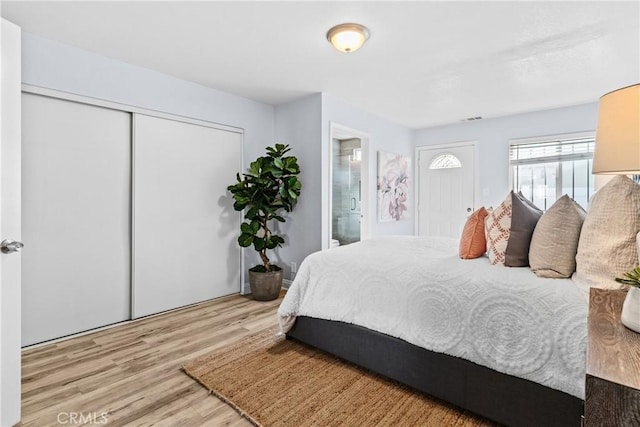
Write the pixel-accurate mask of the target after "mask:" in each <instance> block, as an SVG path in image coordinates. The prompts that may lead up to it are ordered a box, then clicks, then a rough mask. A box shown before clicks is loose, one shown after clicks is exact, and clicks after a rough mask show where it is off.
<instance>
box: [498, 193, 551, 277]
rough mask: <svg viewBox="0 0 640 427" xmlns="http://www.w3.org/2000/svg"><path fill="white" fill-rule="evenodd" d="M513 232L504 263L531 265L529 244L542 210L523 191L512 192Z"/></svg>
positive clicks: (521, 265) (511, 265)
mask: <svg viewBox="0 0 640 427" xmlns="http://www.w3.org/2000/svg"><path fill="white" fill-rule="evenodd" d="M511 197H512V199H511V205H512V207H511V212H512V213H511V233H510V234H509V242H508V243H507V250H506V251H505V260H504V265H506V266H508V267H528V266H529V245H530V244H531V236H532V235H533V230H534V229H535V228H536V224H537V223H538V220H539V219H540V217H541V216H542V211H541V210H540V209H538V208H537V207H536V205H534V204H533V203H531V202H530V201H529V200H527V199H526V197H524V196H523V195H522V193H514V192H512V193H511Z"/></svg>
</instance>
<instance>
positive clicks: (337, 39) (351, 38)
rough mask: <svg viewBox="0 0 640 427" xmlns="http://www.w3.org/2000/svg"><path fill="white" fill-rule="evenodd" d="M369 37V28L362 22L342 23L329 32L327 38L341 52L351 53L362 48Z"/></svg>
mask: <svg viewBox="0 0 640 427" xmlns="http://www.w3.org/2000/svg"><path fill="white" fill-rule="evenodd" d="M368 38H369V30H368V29H367V27H365V26H364V25H360V24H352V23H350V24H340V25H336V26H335V27H333V28H331V29H330V30H329V31H328V32H327V40H329V42H330V43H331V44H332V45H333V47H335V48H336V49H338V50H339V51H340V52H344V53H351V52H355V51H356V50H358V49H360V48H361V47H362V45H363V44H364V42H366V41H367V39H368Z"/></svg>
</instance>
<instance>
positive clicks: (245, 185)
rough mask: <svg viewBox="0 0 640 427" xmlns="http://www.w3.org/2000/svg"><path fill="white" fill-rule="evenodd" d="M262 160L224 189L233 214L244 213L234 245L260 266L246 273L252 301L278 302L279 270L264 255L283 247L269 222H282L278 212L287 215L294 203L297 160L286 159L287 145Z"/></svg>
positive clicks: (269, 150)
mask: <svg viewBox="0 0 640 427" xmlns="http://www.w3.org/2000/svg"><path fill="white" fill-rule="evenodd" d="M266 151H267V153H266V156H262V157H258V158H257V159H256V160H255V161H253V162H251V164H250V165H249V169H248V170H247V173H244V174H242V177H241V176H240V174H236V181H237V182H236V183H235V184H233V185H230V186H228V187H227V190H229V192H231V194H232V196H233V199H234V201H235V203H234V204H233V208H234V209H235V210H237V211H243V210H245V215H244V220H243V222H242V224H240V237H238V244H239V245H240V246H241V247H243V248H247V247H249V246H252V245H253V248H254V249H255V250H256V251H257V252H258V254H259V255H260V259H261V260H262V264H259V265H256V266H255V267H252V268H250V269H249V285H250V286H251V293H252V295H253V298H254V299H256V300H258V301H270V300H274V299H276V298H278V295H279V294H280V289H281V287H282V268H280V267H278V266H277V265H275V264H272V263H271V261H270V260H269V257H268V256H267V251H268V250H271V249H275V248H277V247H280V246H282V245H283V244H284V238H283V237H282V236H279V235H277V234H275V233H274V230H273V228H272V224H273V221H278V222H285V219H284V218H283V217H282V215H281V214H282V211H286V212H291V211H292V210H293V207H294V206H295V205H296V203H297V202H298V197H299V196H300V190H301V189H302V183H301V182H300V180H298V177H297V175H298V174H300V167H299V166H298V159H297V158H296V157H295V156H287V155H286V154H287V153H288V152H289V151H290V148H289V146H288V145H284V144H276V145H275V146H274V147H267V148H266Z"/></svg>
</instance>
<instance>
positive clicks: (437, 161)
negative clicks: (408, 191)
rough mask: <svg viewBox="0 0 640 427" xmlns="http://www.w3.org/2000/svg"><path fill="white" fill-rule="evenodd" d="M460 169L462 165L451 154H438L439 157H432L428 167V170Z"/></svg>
mask: <svg viewBox="0 0 640 427" xmlns="http://www.w3.org/2000/svg"><path fill="white" fill-rule="evenodd" d="M461 167H462V163H460V159H458V158H457V157H456V156H454V155H453V154H440V155H439V156H436V157H434V159H433V160H432V161H431V164H430V165H429V169H451V168H461Z"/></svg>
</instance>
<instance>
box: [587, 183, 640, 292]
mask: <svg viewBox="0 0 640 427" xmlns="http://www.w3.org/2000/svg"><path fill="white" fill-rule="evenodd" d="M639 231H640V185H638V184H636V183H635V182H633V181H632V180H631V179H629V178H628V177H626V176H624V175H619V176H616V177H615V178H613V179H612V180H611V181H609V182H608V183H607V185H605V186H604V187H602V188H601V189H600V190H599V191H598V192H596V194H594V196H593V198H592V199H591V204H590V206H589V210H588V212H587V217H586V218H585V220H584V225H583V226H582V232H581V233H580V240H579V242H578V253H577V255H576V276H577V278H578V280H579V281H581V282H583V283H584V285H585V286H591V287H600V288H609V289H619V288H621V286H622V285H620V284H619V283H617V282H616V281H615V280H614V278H615V277H621V275H622V274H624V273H625V272H626V271H628V270H631V269H632V268H634V267H635V266H636V265H637V263H638V249H637V247H636V235H637V234H638V232H639Z"/></svg>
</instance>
